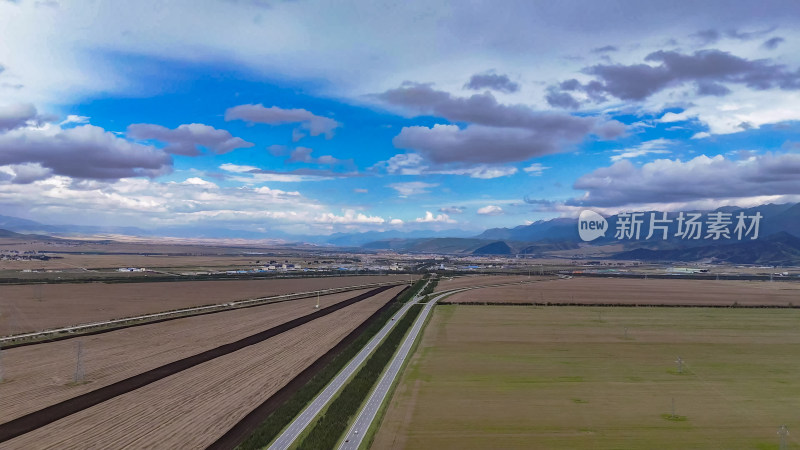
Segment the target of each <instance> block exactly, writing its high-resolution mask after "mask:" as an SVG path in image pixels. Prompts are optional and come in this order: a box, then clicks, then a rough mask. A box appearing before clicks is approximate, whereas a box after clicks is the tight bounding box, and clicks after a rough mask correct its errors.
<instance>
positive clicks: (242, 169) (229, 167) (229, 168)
mask: <svg viewBox="0 0 800 450" xmlns="http://www.w3.org/2000/svg"><path fill="white" fill-rule="evenodd" d="M219 168H220V169H222V170H224V171H226V172H234V173H247V172H251V171H253V170H258V167H256V166H245V165H239V164H231V163H224V164H220V166H219Z"/></svg>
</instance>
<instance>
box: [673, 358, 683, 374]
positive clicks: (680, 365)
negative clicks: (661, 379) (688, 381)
mask: <svg viewBox="0 0 800 450" xmlns="http://www.w3.org/2000/svg"><path fill="white" fill-rule="evenodd" d="M675 362H676V363H678V373H683V360H682V359H681V357H680V356H678V359H676V360H675Z"/></svg>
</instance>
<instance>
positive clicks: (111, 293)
mask: <svg viewBox="0 0 800 450" xmlns="http://www.w3.org/2000/svg"><path fill="white" fill-rule="evenodd" d="M394 280H398V281H401V280H408V276H407V275H406V276H405V277H404V276H401V275H378V276H353V277H350V276H348V277H325V278H295V279H274V280H227V281H182V282H161V283H118V284H105V283H78V284H45V285H8V286H0V336H5V335H8V334H14V333H22V332H26V331H39V330H44V329H48V328H56V327H59V326H69V325H76V324H82V323H89V322H95V321H100V320H109V319H117V318H122V317H131V316H136V315H139V314H148V313H156V312H161V311H170V310H173V309H178V308H187V307H191V306H200V305H208V304H215V303H225V302H229V301H234V300H244V299H248V298H257V297H268V296H273V295H281V294H289V293H293V292H308V291H314V290H317V289H328V288H335V287H343V286H355V285H361V284H368V283H380V282H385V281H394Z"/></svg>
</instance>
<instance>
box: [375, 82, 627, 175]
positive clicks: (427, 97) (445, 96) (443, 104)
mask: <svg viewBox="0 0 800 450" xmlns="http://www.w3.org/2000/svg"><path fill="white" fill-rule="evenodd" d="M374 97H375V98H378V99H379V100H381V101H383V102H385V103H387V104H389V105H393V106H396V107H400V108H403V109H406V110H411V111H414V112H415V113H417V114H433V115H436V116H440V117H444V118H445V119H448V120H451V121H456V122H468V123H469V125H467V126H466V127H464V128H461V127H459V126H458V125H445V124H439V125H434V126H433V127H431V128H428V127H424V126H413V127H404V128H403V129H402V130H401V131H400V134H398V135H397V136H396V137H395V138H394V140H393V143H394V145H395V147H398V148H403V149H409V150H415V151H417V152H419V153H420V154H421V155H422V156H423V157H425V159H426V160H428V161H431V162H432V163H434V164H455V163H461V164H464V165H467V164H474V163H483V164H503V163H508V162H518V161H524V160H527V159H530V158H533V157H536V156H541V155H545V154H551V153H557V152H560V151H564V150H566V149H567V148H568V147H569V145H571V144H575V143H577V142H580V141H581V140H583V139H584V138H586V137H587V136H588V135H590V134H596V135H602V136H601V137H603V138H612V137H615V136H619V135H621V134H622V133H623V132H624V126H623V125H622V124H620V123H618V122H616V123H614V124H613V126H609V125H608V123H607V122H603V121H601V120H599V119H597V118H592V117H578V116H572V115H569V114H561V113H542V112H536V111H534V110H532V109H531V108H529V107H527V106H525V105H503V104H500V103H499V102H497V100H496V99H495V98H494V96H493V95H492V94H491V93H489V92H484V93H482V94H474V95H472V96H470V97H466V98H463V97H454V96H452V95H451V94H449V93H447V92H444V91H437V90H435V89H433V88H432V87H431V86H430V85H425V84H417V83H406V84H404V85H403V86H401V87H400V88H397V89H391V90H388V91H386V92H384V93H382V94H378V95H375V96H374ZM611 122H614V121H611Z"/></svg>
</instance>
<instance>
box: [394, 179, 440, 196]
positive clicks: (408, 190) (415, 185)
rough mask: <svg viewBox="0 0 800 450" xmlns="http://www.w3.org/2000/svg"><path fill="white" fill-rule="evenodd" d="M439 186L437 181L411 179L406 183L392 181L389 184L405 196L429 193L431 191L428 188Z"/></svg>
mask: <svg viewBox="0 0 800 450" xmlns="http://www.w3.org/2000/svg"><path fill="white" fill-rule="evenodd" d="M436 186H439V185H438V184H436V183H425V182H423V181H409V182H405V183H392V184H389V185H387V187H390V188H392V189H394V190H395V191H397V193H398V194H400V195H401V196H403V197H408V196H411V195H419V194H427V193H428V192H430V191H429V190H428V189H430V188H433V187H436Z"/></svg>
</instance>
